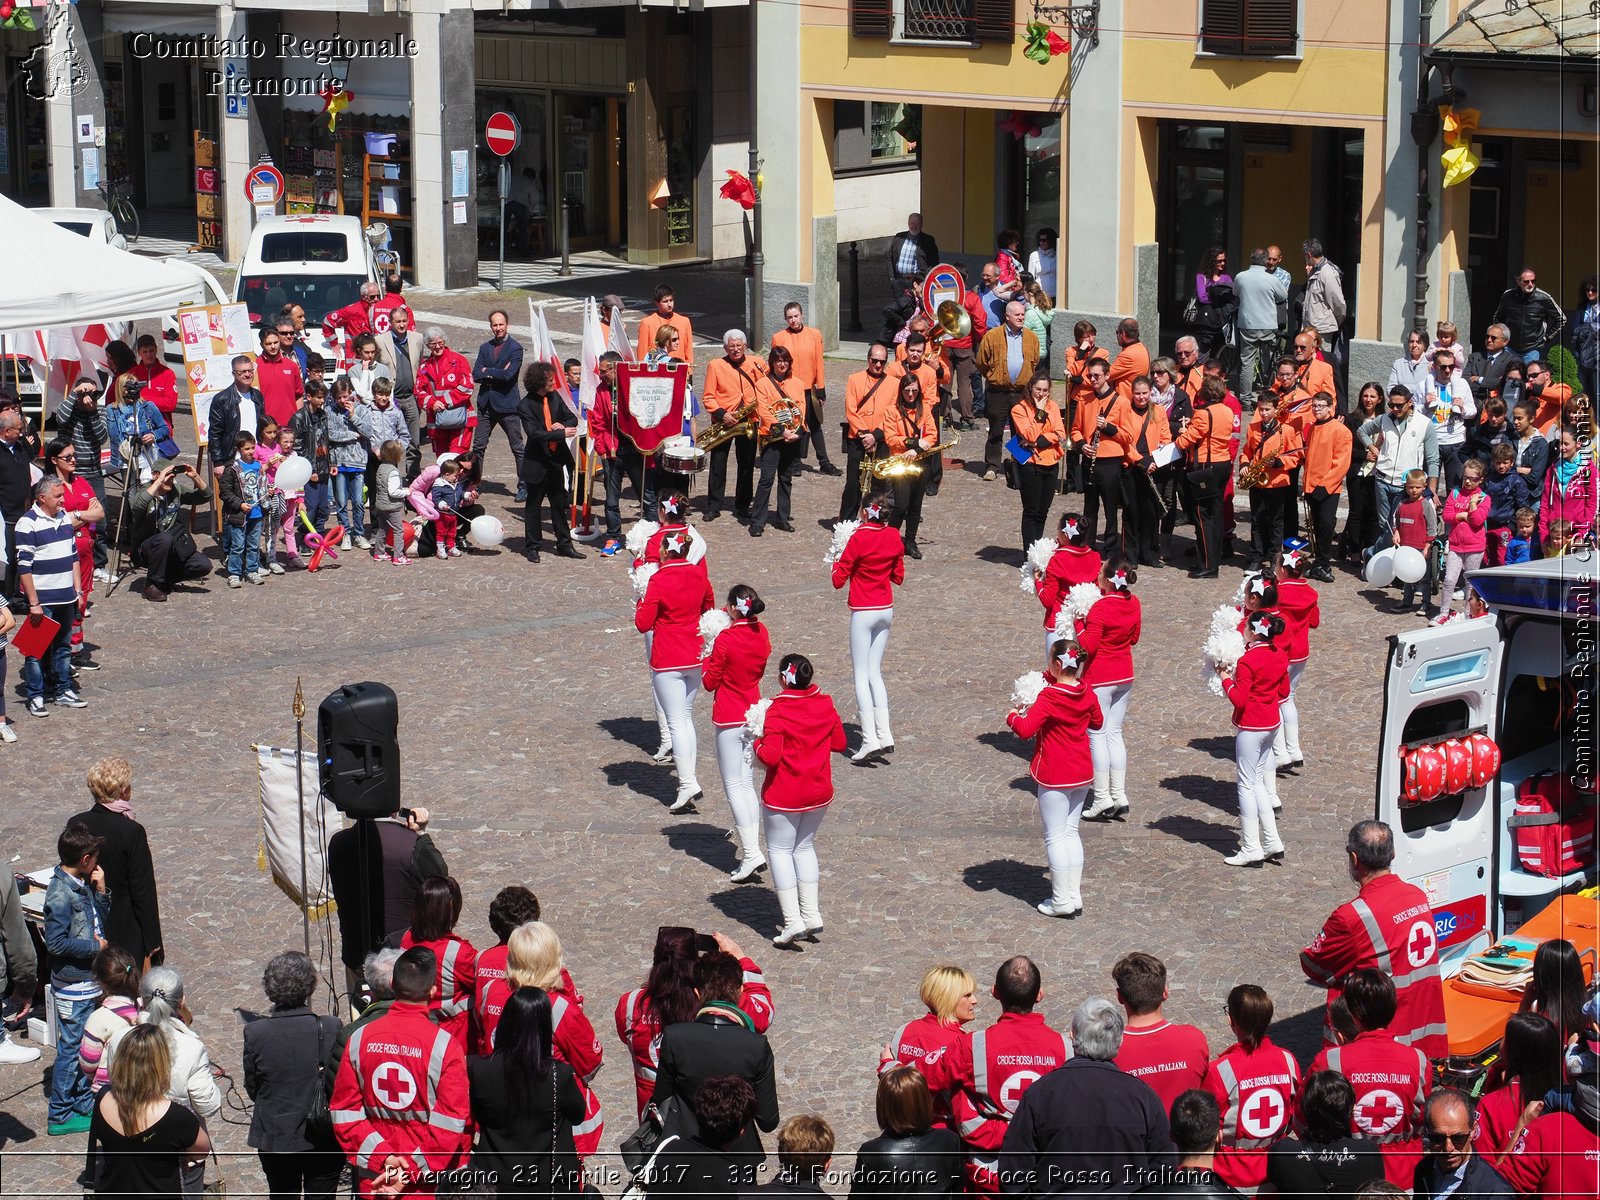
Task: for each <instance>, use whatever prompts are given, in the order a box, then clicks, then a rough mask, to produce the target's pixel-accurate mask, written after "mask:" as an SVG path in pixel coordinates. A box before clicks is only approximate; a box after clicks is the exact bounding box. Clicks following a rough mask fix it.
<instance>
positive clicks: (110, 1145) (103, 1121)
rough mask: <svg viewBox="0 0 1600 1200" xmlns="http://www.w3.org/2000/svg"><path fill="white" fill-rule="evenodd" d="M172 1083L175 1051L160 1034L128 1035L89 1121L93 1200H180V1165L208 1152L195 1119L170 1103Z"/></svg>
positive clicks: (150, 1028)
mask: <svg viewBox="0 0 1600 1200" xmlns="http://www.w3.org/2000/svg"><path fill="white" fill-rule="evenodd" d="M171 1079H172V1052H171V1051H170V1050H169V1049H168V1048H167V1039H166V1037H165V1036H164V1035H163V1034H162V1032H161V1030H160V1029H159V1028H157V1027H156V1026H154V1025H139V1026H136V1027H135V1028H133V1029H130V1030H129V1031H128V1033H127V1036H126V1037H124V1038H123V1039H122V1043H121V1045H120V1046H119V1047H118V1049H117V1056H116V1058H114V1059H113V1060H112V1062H111V1085H110V1086H109V1087H107V1088H106V1089H105V1090H104V1091H102V1092H101V1093H100V1094H99V1096H98V1097H96V1098H95V1104H94V1113H93V1115H92V1117H91V1118H90V1124H89V1161H90V1162H91V1163H93V1164H95V1168H96V1169H95V1181H94V1194H95V1200H136V1198H137V1200H178V1198H179V1197H180V1196H182V1195H183V1181H182V1175H181V1172H182V1169H183V1165H184V1163H185V1162H188V1161H193V1160H196V1159H199V1160H204V1158H205V1156H206V1155H207V1154H209V1153H210V1152H211V1139H210V1138H209V1137H208V1136H206V1131H205V1130H204V1129H203V1128H202V1127H201V1125H200V1119H199V1118H198V1117H196V1116H195V1115H194V1114H193V1113H192V1112H190V1111H189V1110H188V1109H187V1108H185V1107H184V1106H183V1105H181V1104H174V1103H173V1102H172V1101H171V1100H170V1099H169V1098H168V1096H167V1086H168V1084H169V1082H170V1081H171Z"/></svg>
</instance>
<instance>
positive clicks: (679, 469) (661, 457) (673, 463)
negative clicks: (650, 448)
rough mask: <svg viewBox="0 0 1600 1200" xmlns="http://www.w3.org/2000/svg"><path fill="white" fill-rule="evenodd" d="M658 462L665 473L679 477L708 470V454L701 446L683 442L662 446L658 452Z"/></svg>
mask: <svg viewBox="0 0 1600 1200" xmlns="http://www.w3.org/2000/svg"><path fill="white" fill-rule="evenodd" d="M656 461H657V462H659V463H660V464H661V469H662V470H664V471H672V472H674V473H675V474H678V475H693V474H695V473H696V472H698V471H704V470H705V469H706V452H705V451H704V450H702V449H700V447H699V446H691V445H689V444H688V443H687V442H683V443H679V444H676V445H670V446H662V447H661V449H660V450H658V451H657V452H656Z"/></svg>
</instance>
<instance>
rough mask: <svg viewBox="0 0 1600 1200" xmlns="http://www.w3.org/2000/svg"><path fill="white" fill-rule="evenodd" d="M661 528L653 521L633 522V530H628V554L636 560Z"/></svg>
mask: <svg viewBox="0 0 1600 1200" xmlns="http://www.w3.org/2000/svg"><path fill="white" fill-rule="evenodd" d="M660 528H661V526H660V525H657V524H656V523H655V522H654V521H635V522H634V523H633V528H632V529H630V530H628V540H627V543H626V545H627V547H628V553H629V554H631V555H633V556H634V557H635V558H638V557H639V556H640V555H641V554H643V553H644V548H645V547H646V546H648V545H649V544H650V539H651V538H652V537H653V536H655V533H656V531H657V530H658V529H660Z"/></svg>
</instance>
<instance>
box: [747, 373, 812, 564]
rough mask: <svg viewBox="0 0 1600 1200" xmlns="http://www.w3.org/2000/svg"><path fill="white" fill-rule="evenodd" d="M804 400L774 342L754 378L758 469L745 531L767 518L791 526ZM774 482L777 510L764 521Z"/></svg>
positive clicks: (788, 529)
mask: <svg viewBox="0 0 1600 1200" xmlns="http://www.w3.org/2000/svg"><path fill="white" fill-rule="evenodd" d="M807 403H808V401H807V400H806V390H805V388H803V387H802V386H801V385H800V381H799V380H798V379H796V378H795V375H794V357H793V355H791V354H790V353H789V351H788V350H786V349H784V348H783V347H782V346H774V347H773V348H772V350H771V352H770V353H769V354H768V355H767V375H766V377H765V378H764V379H760V380H758V381H757V383H756V436H755V447H756V461H757V462H758V463H760V465H761V475H760V477H759V478H758V479H757V480H756V493H755V499H754V501H752V503H751V505H750V536H751V537H760V536H761V535H762V534H763V533H764V532H765V531H766V528H767V526H768V525H769V524H770V525H771V526H772V527H773V528H774V529H781V530H782V531H783V532H785V533H793V532H794V525H793V524H792V523H791V522H790V520H789V516H790V504H791V502H792V501H793V498H794V477H795V475H796V474H797V473H798V472H799V470H800V456H801V454H802V453H803V452H804V450H805V444H806V428H807V426H806V420H807V417H806V413H807V411H808V410H807V407H806V405H807ZM774 483H776V484H777V487H778V505H777V513H776V514H775V515H774V517H773V519H772V520H771V521H770V522H769V521H768V519H767V513H768V511H769V507H768V502H769V501H770V500H771V498H772V487H773V484H774Z"/></svg>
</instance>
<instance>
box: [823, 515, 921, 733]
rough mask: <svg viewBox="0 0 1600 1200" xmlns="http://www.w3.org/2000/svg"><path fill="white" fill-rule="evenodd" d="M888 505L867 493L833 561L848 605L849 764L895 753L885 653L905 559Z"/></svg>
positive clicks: (837, 584) (835, 578)
mask: <svg viewBox="0 0 1600 1200" xmlns="http://www.w3.org/2000/svg"><path fill="white" fill-rule="evenodd" d="M891 503H892V502H891V501H890V500H889V499H888V497H886V496H869V497H867V499H866V500H865V501H864V502H863V503H862V505H861V524H860V525H859V526H858V527H857V528H856V530H855V532H854V533H852V534H851V535H850V540H849V541H847V542H846V543H845V546H844V551H843V553H841V554H840V555H839V557H838V558H837V559H835V560H834V564H833V586H834V588H835V589H838V588H842V587H844V585H845V584H846V583H849V585H850V591H849V592H848V593H847V594H846V597H845V599H846V602H847V603H848V604H849V606H850V665H851V667H852V668H853V669H854V673H855V682H856V719H857V720H858V721H859V722H860V724H861V748H860V749H858V750H857V751H856V752H855V753H854V754H852V755H851V756H850V759H851V761H852V762H864V761H865V760H867V759H869V758H872V757H874V756H875V755H879V754H892V753H893V752H894V734H893V733H892V732H891V731H890V728H889V689H888V688H886V687H885V686H884V683H883V655H884V651H886V650H887V649H888V648H889V626H891V625H893V624H894V585H896V584H902V583H904V582H905V581H906V559H905V543H904V541H902V540H901V537H900V531H899V530H898V529H895V528H893V527H892V526H891V525H889V524H888V523H887V522H888V517H889V509H890V505H891Z"/></svg>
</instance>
